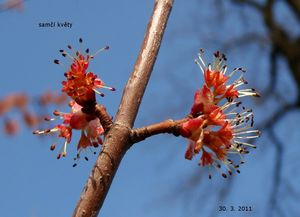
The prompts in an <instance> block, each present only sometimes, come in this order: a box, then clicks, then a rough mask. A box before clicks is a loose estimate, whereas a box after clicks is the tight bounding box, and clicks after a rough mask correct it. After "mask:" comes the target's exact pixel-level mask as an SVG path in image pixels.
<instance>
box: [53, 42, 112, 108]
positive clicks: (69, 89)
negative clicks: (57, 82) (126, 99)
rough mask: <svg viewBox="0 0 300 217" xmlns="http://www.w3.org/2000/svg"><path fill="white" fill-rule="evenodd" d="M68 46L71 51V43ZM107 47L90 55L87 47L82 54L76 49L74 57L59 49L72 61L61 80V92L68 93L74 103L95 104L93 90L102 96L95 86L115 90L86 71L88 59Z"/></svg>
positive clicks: (82, 104)
mask: <svg viewBox="0 0 300 217" xmlns="http://www.w3.org/2000/svg"><path fill="white" fill-rule="evenodd" d="M79 42H80V43H82V39H79ZM68 48H69V50H71V51H72V46H71V45H68ZM108 49H109V47H108V46H106V47H104V48H102V49H100V50H98V51H97V52H96V53H95V54H92V55H90V54H89V49H86V50H85V53H84V54H82V53H80V52H79V51H76V52H75V57H73V56H71V55H70V54H69V53H68V52H67V51H65V50H60V52H61V54H62V56H63V57H68V58H70V59H71V61H72V64H71V66H70V67H69V69H68V71H67V72H66V73H65V74H64V75H65V77H66V80H65V81H63V82H62V85H63V88H62V92H65V93H66V94H68V96H70V97H71V98H72V99H73V100H75V102H76V103H78V104H79V105H81V106H83V107H86V106H94V105H95V104H96V96H95V92H96V93H99V94H100V95H101V96H104V94H103V93H100V92H98V91H97V88H107V89H109V90H112V91H114V90H115V88H113V87H107V86H105V85H104V82H103V81H102V80H100V79H99V78H98V76H97V75H95V74H94V73H93V72H90V71H88V67H89V62H90V60H91V59H93V58H94V57H95V55H97V54H98V53H99V52H101V51H103V50H108ZM54 63H56V64H60V61H59V60H54Z"/></svg>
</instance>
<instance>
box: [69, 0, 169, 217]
mask: <svg viewBox="0 0 300 217" xmlns="http://www.w3.org/2000/svg"><path fill="white" fill-rule="evenodd" d="M172 5H173V0H156V1H155V5H154V10H153V14H152V17H151V19H150V21H149V24H148V27H147V31H146V34H145V37H144V42H143V44H142V47H141V50H140V53H139V56H138V58H137V61H136V63H135V66H134V70H133V72H132V74H131V77H130V79H129V80H128V82H127V85H126V87H125V89H124V92H123V96H122V100H121V103H120V106H119V110H118V113H117V115H116V121H115V123H114V124H113V125H112V126H111V128H110V130H109V131H108V132H107V134H106V136H105V140H104V144H103V147H102V151H101V153H100V154H99V157H98V159H97V161H96V163H95V165H94V168H93V170H92V172H91V174H90V177H89V178H88V181H87V183H86V185H85V187H84V189H83V191H82V194H81V196H80V200H79V202H78V204H77V206H76V209H75V211H74V213H73V216H74V217H75V216H76V217H86V216H88V217H92V216H97V215H98V213H99V211H100V209H101V207H102V204H103V202H104V199H105V197H106V195H107V192H108V190H109V188H110V185H111V183H112V180H113V178H114V175H115V173H116V171H117V169H118V166H119V164H120V162H121V160H122V158H123V156H124V154H125V153H126V151H127V149H128V147H129V146H130V142H131V141H130V136H131V128H132V126H133V124H134V121H135V118H136V115H137V112H138V109H139V105H140V103H141V100H142V97H143V94H144V91H145V89H146V86H147V83H148V80H149V78H150V75H151V72H152V69H153V65H154V63H155V60H156V57H157V54H158V50H159V47H160V44H161V40H162V37H163V33H164V30H165V27H166V24H167V20H168V17H169V14H170V12H171V9H172Z"/></svg>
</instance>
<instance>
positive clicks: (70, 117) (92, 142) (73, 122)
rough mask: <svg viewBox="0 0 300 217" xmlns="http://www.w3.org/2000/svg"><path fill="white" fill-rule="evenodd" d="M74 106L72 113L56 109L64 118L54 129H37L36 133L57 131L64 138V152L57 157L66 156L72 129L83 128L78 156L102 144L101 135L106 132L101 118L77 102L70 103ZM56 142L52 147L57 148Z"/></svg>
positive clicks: (50, 119) (55, 113)
mask: <svg viewBox="0 0 300 217" xmlns="http://www.w3.org/2000/svg"><path fill="white" fill-rule="evenodd" d="M70 106H71V108H72V110H71V113H62V112H59V111H54V112H53V114H54V115H55V116H57V117H59V118H60V119H62V120H63V123H62V124H58V125H56V126H55V127H53V128H52V129H46V130H36V131H34V132H33V133H34V134H52V133H55V132H57V133H58V137H61V138H64V139H65V143H64V146H63V149H62V152H61V153H59V154H58V155H57V159H59V158H60V157H61V156H63V157H65V156H66V154H67V145H68V144H69V143H70V142H71V138H72V130H73V129H74V130H81V137H80V140H79V142H78V144H77V150H78V153H77V158H79V157H80V152H81V151H82V150H83V149H85V148H88V147H98V146H99V144H100V145H101V144H102V139H101V136H102V135H103V133H104V129H103V127H102V125H101V123H100V120H99V119H98V118H97V117H96V116H94V115H89V114H86V113H83V112H82V111H81V109H82V107H81V106H80V105H78V104H77V103H76V102H74V101H72V102H71V103H70ZM45 120H48V121H53V120H56V118H46V119H45ZM55 146H56V145H55V144H53V145H51V147H50V149H51V150H54V149H55Z"/></svg>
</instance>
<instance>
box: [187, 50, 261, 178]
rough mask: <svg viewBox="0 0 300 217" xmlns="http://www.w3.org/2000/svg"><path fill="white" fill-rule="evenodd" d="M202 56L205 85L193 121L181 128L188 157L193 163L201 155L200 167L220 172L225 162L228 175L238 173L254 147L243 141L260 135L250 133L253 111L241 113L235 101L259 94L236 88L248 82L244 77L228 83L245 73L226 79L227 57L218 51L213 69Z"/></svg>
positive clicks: (201, 90)
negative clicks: (234, 157)
mask: <svg viewBox="0 0 300 217" xmlns="http://www.w3.org/2000/svg"><path fill="white" fill-rule="evenodd" d="M201 55H202V52H201V53H199V56H198V57H199V59H198V60H196V63H197V64H198V65H199V66H200V69H201V70H202V72H203V76H204V81H205V84H204V85H203V86H202V88H201V89H199V90H197V91H196V93H195V96H194V103H193V106H192V108H191V112H190V114H191V117H192V118H191V119H190V120H188V121H187V122H185V123H183V124H182V127H181V135H182V136H184V137H187V138H188V139H189V144H188V147H187V150H186V153H185V158H186V159H189V160H191V159H192V158H193V156H194V155H196V154H198V153H200V152H201V153H202V156H201V158H200V161H199V165H202V166H209V167H211V166H214V167H215V168H217V169H218V170H219V169H220V168H221V163H222V164H223V165H224V166H225V169H226V171H227V172H228V174H229V175H232V171H233V170H234V171H236V172H238V173H239V172H240V171H239V170H238V169H237V168H238V167H239V164H241V163H244V160H243V156H242V155H243V154H247V153H249V151H248V148H249V147H251V148H255V146H254V145H252V144H251V143H248V142H246V141H243V140H245V139H251V138H256V137H258V136H259V134H260V132H259V131H258V130H249V128H251V127H252V126H253V112H252V110H250V109H245V108H244V107H242V110H241V109H240V105H241V102H238V101H236V100H237V98H240V97H243V96H259V95H258V93H257V92H256V91H255V90H254V89H244V90H238V89H237V87H239V86H241V85H242V84H246V83H247V82H246V81H245V80H244V79H243V77H242V75H241V76H240V77H239V78H238V79H236V80H235V81H234V82H233V83H232V84H227V82H228V81H229V79H230V77H231V76H232V75H234V74H235V73H236V72H238V71H240V72H241V73H242V74H243V73H244V70H243V69H242V68H236V69H234V70H233V71H232V72H231V73H230V74H229V75H228V76H227V75H226V70H227V66H226V65H225V61H226V57H225V55H223V54H221V53H220V52H216V53H215V54H214V62H213V64H212V65H213V66H211V65H210V64H209V65H208V66H207V67H206V64H205V62H204V60H203V59H202V56H201ZM223 99H227V102H224V104H223V105H220V104H221V103H222V102H223ZM230 108H231V110H229V109H230ZM228 110H229V111H228ZM239 110H241V111H239ZM238 111H239V112H238ZM232 154H237V155H238V156H240V158H241V161H240V162H239V163H238V164H236V165H234V164H233V161H232V160H231V159H230V156H231V155H232ZM222 176H223V177H224V178H226V177H227V175H226V173H222ZM209 178H211V174H209Z"/></svg>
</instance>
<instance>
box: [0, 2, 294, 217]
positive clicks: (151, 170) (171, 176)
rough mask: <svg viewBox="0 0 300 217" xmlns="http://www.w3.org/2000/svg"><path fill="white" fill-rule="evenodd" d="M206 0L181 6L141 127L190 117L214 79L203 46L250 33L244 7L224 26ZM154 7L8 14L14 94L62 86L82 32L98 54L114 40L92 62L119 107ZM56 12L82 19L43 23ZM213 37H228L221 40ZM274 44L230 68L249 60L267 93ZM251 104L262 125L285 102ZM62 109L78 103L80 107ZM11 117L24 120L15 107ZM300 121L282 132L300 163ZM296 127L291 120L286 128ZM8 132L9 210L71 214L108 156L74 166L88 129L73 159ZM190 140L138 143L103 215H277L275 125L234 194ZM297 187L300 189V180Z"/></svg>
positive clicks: (54, 216) (97, 6) (47, 5)
mask: <svg viewBox="0 0 300 217" xmlns="http://www.w3.org/2000/svg"><path fill="white" fill-rule="evenodd" d="M196 2H197V1H195V0H190V1H180V0H177V1H176V2H175V4H174V8H173V11H172V13H171V16H170V19H169V23H168V26H167V29H166V33H165V37H164V40H163V43H162V46H161V49H160V53H159V55H158V59H157V62H156V65H155V67H154V70H153V76H152V77H151V80H150V82H149V85H148V89H147V90H146V93H145V95H144V98H143V101H142V104H141V107H140V112H139V114H138V116H137V119H136V123H135V126H136V127H140V126H144V125H148V124H151V123H155V122H158V121H161V120H165V119H167V118H173V119H177V118H181V117H183V116H185V115H186V114H187V113H188V112H189V110H190V107H191V105H192V103H193V95H194V91H195V90H196V89H197V88H199V87H200V85H201V84H202V78H201V72H200V70H199V68H198V67H197V66H196V65H195V64H194V63H193V61H194V58H195V57H196V54H197V51H198V49H199V48H200V47H202V48H204V49H205V55H206V59H207V62H209V61H210V60H211V55H210V54H211V53H212V52H213V51H215V50H216V49H220V48H219V45H220V42H219V41H218V40H220V41H224V40H227V39H230V38H232V37H233V36H234V35H238V34H239V33H240V32H241V31H244V28H243V27H244V25H245V22H246V23H247V22H248V21H247V20H244V21H243V20H239V14H238V13H237V14H232V13H231V12H229V11H230V10H233V9H230V8H228V11H227V12H225V15H224V17H225V18H226V22H225V21H221V20H220V22H222V28H224V29H221V25H220V26H219V25H218V22H216V21H212V20H213V19H215V18H217V15H215V14H214V8H212V7H210V5H209V4H208V3H205V4H203V5H200V4H197V3H196ZM204 2H205V1H204ZM152 7H153V1H140V0H129V1H116V0H114V1H96V0H91V1H80V0H76V1H74V0H73V1H72V0H64V1H58V0H52V1H48V0H47V1H46V0H39V1H37V0H28V1H26V2H25V5H24V10H23V11H21V12H17V11H6V12H1V13H0V48H1V51H0V60H1V69H0V75H1V79H0V98H2V97H4V96H5V95H7V94H9V93H12V92H13V93H20V92H25V93H27V94H29V95H30V96H33V97H36V96H38V95H39V94H41V93H43V92H45V91H47V90H53V91H59V90H60V89H61V81H62V80H63V78H64V77H63V73H64V69H63V68H61V67H60V66H57V65H55V64H53V59H57V58H60V56H59V52H58V51H59V50H60V49H64V48H66V46H67V44H72V45H73V47H75V48H76V47H78V46H79V44H78V39H79V38H80V37H82V38H83V40H84V45H85V46H86V47H89V48H90V50H91V52H93V51H96V50H97V49H98V48H101V47H104V46H105V45H107V44H108V45H109V46H110V50H109V51H107V52H103V53H101V54H99V55H98V56H97V57H96V58H95V59H94V60H93V61H92V63H91V65H90V68H91V70H92V71H93V72H95V73H96V74H98V75H99V77H100V78H101V79H102V80H103V81H104V82H105V83H106V84H107V85H108V86H113V87H115V88H116V89H117V91H116V92H109V91H106V92H105V94H106V96H105V97H104V98H101V99H99V102H100V103H103V104H104V105H105V106H106V107H107V110H108V112H109V113H110V114H111V115H114V114H115V112H116V111H117V108H118V104H119V101H120V98H121V95H122V87H123V86H124V85H125V83H126V82H127V79H128V77H129V75H130V72H131V70H132V68H133V65H134V62H135V60H136V57H137V54H138V51H139V48H140V45H141V43H142V40H143V36H144V33H145V30H146V26H147V23H148V19H149V17H150V16H151V13H152ZM278 10H279V9H278ZM226 13H228V14H226ZM241 13H242V12H241ZM249 14H250V15H251V16H250V15H249V19H252V20H251V21H252V22H253V21H254V23H255V22H256V21H257V25H255V26H253V25H252V26H251V25H250V24H249V23H250V22H248V24H249V27H248V28H247V30H248V31H251V29H255V30H257V31H259V32H262V33H263V32H264V31H265V30H264V28H263V27H262V25H261V20H260V18H259V17H257V16H255V14H251V12H249ZM279 14H281V15H282V16H283V17H285V16H287V17H288V16H289V15H288V14H289V12H288V11H285V9H284V8H283V9H281V10H279ZM199 17H200V18H199ZM224 17H223V18H224ZM52 21H53V22H57V21H59V22H65V21H67V22H71V23H72V24H73V26H72V28H40V27H39V26H38V25H39V23H42V22H52ZM298 30H299V28H298V27H297V28H293V31H295V32H297V31H298ZM299 31H300V30H299ZM212 36H213V37H212ZM212 38H217V39H218V40H217V41H215V43H214V41H213V40H212ZM267 50H268V46H265V45H262V46H255V47H252V48H251V50H246V49H245V50H243V49H233V50H232V51H231V52H230V53H228V54H227V56H228V60H229V63H228V65H229V69H233V68H234V67H238V66H243V67H245V68H247V69H248V73H247V74H246V78H247V80H248V81H249V83H251V84H252V86H254V87H256V88H257V89H259V90H260V89H264V88H265V87H266V85H267V83H266V81H267V79H268V74H267V73H266V71H267V69H268V67H269V66H268V64H267V58H266V57H264V55H263V54H264V52H266V51H267ZM253 60H254V61H253ZM279 67H280V73H281V76H280V78H281V82H279V86H278V87H277V88H278V89H279V90H281V91H280V92H279V94H281V93H282V92H283V93H284V94H285V95H286V96H289V97H288V98H287V97H285V98H286V100H287V101H289V102H291V101H293V100H294V99H295V98H296V94H295V90H296V87H295V85H293V81H292V79H291V77H290V76H289V74H288V72H287V67H286V65H285V63H284V62H281V63H280V65H279ZM246 105H252V106H253V105H254V111H255V113H256V120H257V122H258V123H260V122H261V121H262V120H263V119H264V118H265V117H268V115H270V114H271V111H273V110H274V109H276V99H268V101H267V102H265V103H262V102H261V101H259V100H258V101H247V102H246ZM32 109H34V108H32ZM60 109H61V110H64V111H68V107H62V108H60ZM269 111H270V113H269ZM49 112H51V110H49ZM7 116H8V117H9V116H11V117H17V118H20V117H19V116H18V113H17V112H15V111H12V112H10V113H9V114H7ZM3 120H4V118H2V119H1V121H3ZM298 121H300V115H299V112H294V113H291V114H289V115H287V116H286V117H285V118H284V120H282V121H281V122H280V123H279V124H278V125H277V126H276V130H278V132H280V134H279V138H280V139H282V140H283V139H286V138H287V137H288V143H289V146H288V147H289V148H287V149H286V152H285V155H284V159H291V161H293V162H294V161H296V159H297V158H296V155H295V153H297V152H298V151H299V146H297V145H298V144H299V142H298V141H299V140H300V136H299V133H298V132H295V130H293V131H292V130H290V128H293V127H294V128H297V126H296V125H295V124H294V123H297V122H298ZM287 124H288V126H289V127H286V126H287ZM293 124H294V125H293ZM298 128H299V127H298ZM78 134H79V133H78ZM0 138H1V140H0V147H1V153H2V155H1V157H0V171H1V179H0V213H1V214H0V215H1V216H11V217H65V216H71V214H72V213H73V209H74V207H75V205H76V203H77V201H78V199H79V196H80V193H81V191H82V188H83V186H84V184H85V182H86V180H87V177H88V175H89V173H90V170H91V168H92V166H93V163H94V161H95V159H96V156H93V154H92V153H89V154H88V156H89V159H90V160H89V162H86V161H83V160H82V161H80V162H79V165H78V166H77V167H75V168H73V167H72V164H73V159H72V156H75V154H76V147H75V145H76V141H77V140H76V139H77V137H76V136H74V137H73V139H72V141H73V146H72V145H70V146H69V147H68V154H69V156H68V157H67V158H65V159H61V160H57V159H56V151H57V150H56V151H55V152H50V151H49V147H50V145H51V143H52V142H53V141H55V138H51V137H50V138H39V137H37V136H34V135H32V133H31V130H29V129H27V128H26V127H25V126H23V128H22V131H21V132H20V134H18V136H15V137H9V136H7V135H5V134H4V133H1V134H0ZM62 143H63V141H61V144H62ZM267 144H269V145H267ZM186 145H187V141H186V140H185V139H183V138H175V137H172V136H170V135H159V136H156V137H153V138H150V139H147V140H146V141H143V142H141V143H138V144H136V145H134V146H133V147H132V148H131V149H130V150H129V151H128V152H127V154H126V155H125V157H124V159H123V161H122V163H121V165H120V167H119V170H118V172H117V174H116V176H115V179H114V181H113V184H112V186H111V189H110V191H109V193H108V196H107V198H106V201H105V203H104V205H103V208H102V210H101V213H100V214H101V215H100V216H103V217H109V216H114V217H121V216H122V217H123V216H130V217H140V216H144V217H151V216H156V217H159V216H172V217H185V216H202V215H203V216H209V215H210V214H211V213H215V212H216V213H217V214H218V215H219V216H263V215H264V214H265V212H266V206H267V205H268V204H267V203H268V201H267V197H268V195H269V193H270V185H268V182H271V180H272V178H271V175H272V170H273V169H274V168H273V167H272V165H273V161H274V150H273V148H272V145H271V144H270V141H269V140H268V136H267V135H266V134H263V136H262V137H261V138H260V139H259V141H258V142H257V145H258V150H255V151H253V152H252V154H251V155H249V156H247V158H246V162H247V163H246V164H245V165H244V166H243V168H242V169H241V174H240V175H235V176H237V177H235V180H234V181H233V183H232V184H231V188H230V191H229V192H227V194H228V196H227V198H226V200H225V199H224V201H223V200H220V199H219V198H217V197H216V196H214V195H215V192H217V191H218V189H220V186H222V184H223V183H224V182H227V180H224V179H223V178H222V177H220V176H219V175H218V174H217V173H216V174H214V177H213V179H212V180H208V178H207V171H206V170H205V169H203V168H201V167H198V166H197V161H198V156H197V157H196V159H195V160H193V161H192V162H191V161H187V160H185V159H184V152H185V149H186ZM291 173H294V170H293V169H292V168H291V167H289V166H288V164H284V174H286V176H287V177H288V176H289V175H290V174H291ZM195 175H196V176H200V177H201V178H200V179H199V180H200V181H199V183H197V182H196V183H192V182H191V183H189V182H186V180H187V178H188V177H193V176H195ZM297 180H299V173H294V179H293V180H292V181H291V183H292V185H293V186H294V187H295V186H297V185H296V184H295V183H296V182H297ZM296 189H298V190H299V192H300V189H299V187H297V188H296ZM288 199H289V198H286V200H288ZM298 202H299V200H298ZM219 205H225V206H230V205H234V206H236V207H237V206H239V205H242V206H252V207H253V210H254V211H253V212H251V213H246V212H243V213H234V212H230V213H229V212H226V213H219V212H218V206H219ZM296 205H297V203H296V201H292V202H291V203H289V206H291V210H296V211H299V208H298V210H297V208H296ZM290 216H292V215H290Z"/></svg>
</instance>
